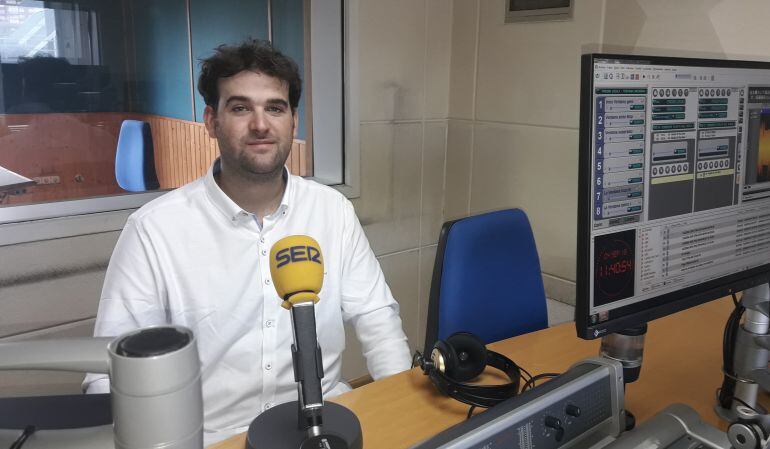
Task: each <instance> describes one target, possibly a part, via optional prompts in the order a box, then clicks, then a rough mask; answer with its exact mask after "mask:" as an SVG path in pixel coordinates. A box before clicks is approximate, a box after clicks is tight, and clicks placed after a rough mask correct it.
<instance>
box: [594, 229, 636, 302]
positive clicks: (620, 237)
mask: <svg viewBox="0 0 770 449" xmlns="http://www.w3.org/2000/svg"><path fill="white" fill-rule="evenodd" d="M635 247H636V231H635V230H633V229H632V230H629V231H623V232H617V233H614V234H608V235H602V236H599V237H596V238H595V239H594V305H596V306H598V305H602V304H607V303H610V302H613V301H617V300H620V299H624V298H628V297H630V296H633V294H634V264H635V251H634V249H635Z"/></svg>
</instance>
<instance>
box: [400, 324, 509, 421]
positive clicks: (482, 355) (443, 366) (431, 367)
mask: <svg viewBox="0 0 770 449" xmlns="http://www.w3.org/2000/svg"><path fill="white" fill-rule="evenodd" d="M414 360H415V362H416V363H417V364H418V365H419V366H420V368H422V371H423V373H424V374H425V375H427V376H428V377H430V380H431V381H432V382H433V384H434V385H436V388H438V390H439V391H440V392H441V393H443V394H446V395H447V396H450V397H452V398H454V399H456V400H458V401H460V402H464V403H466V404H468V405H472V406H476V407H484V408H489V407H492V406H494V405H497V404H499V403H500V402H502V401H504V400H506V399H508V398H510V397H512V396H515V395H516V394H517V393H518V392H519V382H520V380H521V371H520V369H519V366H518V365H516V363H514V362H513V360H511V359H509V358H508V357H506V356H504V355H502V354H499V353H497V352H494V351H489V350H487V348H486V347H485V346H484V343H483V342H482V341H481V340H479V338H478V337H476V336H475V335H473V334H471V333H468V332H457V333H455V334H452V335H450V336H449V338H447V339H446V341H442V340H438V341H436V344H435V345H433V349H432V350H431V352H430V355H429V356H428V357H425V356H423V354H420V352H419V351H418V352H416V353H415V355H414ZM487 366H491V367H493V368H497V369H499V370H500V371H502V372H504V373H505V374H506V375H507V376H508V378H509V379H510V382H509V383H506V384H500V385H474V384H469V383H467V381H469V380H471V379H473V378H475V377H477V376H478V375H479V374H481V373H482V372H483V371H484V369H485V368H486V367H487Z"/></svg>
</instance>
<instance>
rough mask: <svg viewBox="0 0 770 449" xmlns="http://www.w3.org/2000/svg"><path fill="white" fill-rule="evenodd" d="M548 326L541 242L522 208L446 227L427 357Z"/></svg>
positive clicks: (434, 284) (439, 254)
mask: <svg viewBox="0 0 770 449" xmlns="http://www.w3.org/2000/svg"><path fill="white" fill-rule="evenodd" d="M547 326H548V312H547V310H546V302H545V290H544V288H543V279H542V274H541V272H540V260H539V258H538V256H537V248H536V247H535V239H534V237H533V235H532V229H531V228H530V226H529V220H528V219H527V215H526V214H525V213H524V211H522V210H520V209H507V210H501V211H497V212H489V213H485V214H481V215H476V216H472V217H467V218H462V219H459V220H454V221H448V222H446V223H444V226H443V227H442V229H441V234H440V236H439V243H438V249H437V251H436V263H435V265H434V268H433V280H432V282H431V287H430V299H429V305H428V323H427V330H426V334H425V354H430V351H431V350H432V349H433V345H434V344H435V342H436V340H445V339H446V338H447V337H449V336H450V335H452V334H453V333H455V332H471V333H473V334H475V335H476V336H478V337H479V338H480V339H481V340H482V341H483V342H484V343H491V342H494V341H499V340H503V339H505V338H509V337H513V336H515V335H521V334H525V333H527V332H532V331H536V330H539V329H543V328H546V327H547Z"/></svg>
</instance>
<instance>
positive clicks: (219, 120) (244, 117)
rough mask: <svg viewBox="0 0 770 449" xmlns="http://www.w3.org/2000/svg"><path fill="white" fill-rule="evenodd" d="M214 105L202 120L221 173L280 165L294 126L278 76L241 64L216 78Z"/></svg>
mask: <svg viewBox="0 0 770 449" xmlns="http://www.w3.org/2000/svg"><path fill="white" fill-rule="evenodd" d="M218 85H219V103H218V105H217V110H216V111H214V109H213V108H212V107H211V106H206V109H205V111H204V120H205V122H206V129H207V130H208V132H209V135H210V136H211V137H214V138H216V139H217V141H218V142H219V152H220V154H221V156H222V165H223V167H222V168H223V173H226V171H231V170H232V171H235V172H238V173H239V174H242V175H245V176H249V175H269V174H274V173H276V172H279V171H281V170H282V169H283V165H284V163H285V162H286V158H288V157H289V151H291V145H292V142H293V141H294V135H295V132H296V127H297V116H296V114H294V113H293V112H292V110H291V107H290V106H289V86H288V84H287V83H285V82H282V81H281V80H279V79H278V78H273V77H271V76H268V75H263V74H261V73H256V72H252V71H249V70H244V71H242V72H240V73H238V74H236V75H234V76H231V77H229V78H221V79H220V80H219V84H218Z"/></svg>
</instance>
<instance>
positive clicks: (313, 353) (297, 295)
mask: <svg viewBox="0 0 770 449" xmlns="http://www.w3.org/2000/svg"><path fill="white" fill-rule="evenodd" d="M270 276H272V278H273V285H275V289H276V291H277V292H278V295H279V296H280V297H281V299H283V303H281V306H282V307H283V308H285V309H289V310H291V323H292V328H293V331H294V344H293V345H292V347H291V351H292V359H293V362H294V380H295V381H296V382H298V390H299V403H300V408H301V410H302V412H303V414H304V416H305V419H306V421H307V422H306V423H305V426H306V427H307V428H308V429H309V432H310V434H311V435H317V434H319V433H320V427H321V424H322V421H323V420H322V416H321V407H322V406H323V394H322V390H321V379H322V378H323V376H324V373H323V362H322V359H321V348H320V347H319V346H318V338H317V336H316V324H315V303H317V302H318V301H319V299H320V298H319V297H318V292H320V291H321V287H322V286H323V276H324V268H323V258H322V256H321V250H320V246H319V245H318V242H316V241H315V239H313V238H311V237H308V236H304V235H292V236H289V237H285V238H283V239H281V240H279V241H278V242H276V243H275V245H273V247H272V249H271V250H270ZM301 424H302V423H301Z"/></svg>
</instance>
